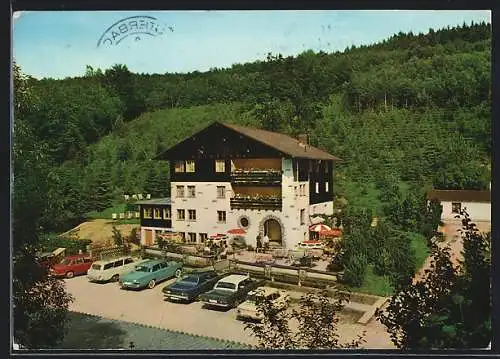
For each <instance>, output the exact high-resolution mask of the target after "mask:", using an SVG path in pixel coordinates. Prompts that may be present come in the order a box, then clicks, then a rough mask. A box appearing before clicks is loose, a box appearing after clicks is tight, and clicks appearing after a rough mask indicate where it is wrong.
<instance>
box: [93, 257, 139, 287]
mask: <svg viewBox="0 0 500 359" xmlns="http://www.w3.org/2000/svg"><path fill="white" fill-rule="evenodd" d="M145 261H147V259H138V258H133V257H130V256H124V257H119V258H113V259H105V260H100V261H96V262H94V263H92V266H91V267H90V269H89V270H88V272H87V279H88V280H89V281H91V282H109V281H113V282H116V281H118V280H119V279H120V276H122V275H125V274H127V273H129V272H131V271H132V270H134V268H135V267H136V266H137V265H139V264H141V263H143V262H145Z"/></svg>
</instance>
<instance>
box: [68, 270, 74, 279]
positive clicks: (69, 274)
mask: <svg viewBox="0 0 500 359" xmlns="http://www.w3.org/2000/svg"><path fill="white" fill-rule="evenodd" d="M74 276H75V273H73V272H71V271H70V272H68V273H66V278H73V277H74Z"/></svg>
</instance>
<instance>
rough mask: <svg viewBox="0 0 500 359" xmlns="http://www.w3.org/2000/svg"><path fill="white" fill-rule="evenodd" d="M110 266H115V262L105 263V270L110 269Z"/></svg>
mask: <svg viewBox="0 0 500 359" xmlns="http://www.w3.org/2000/svg"><path fill="white" fill-rule="evenodd" d="M109 268H113V263H106V264H105V265H104V268H103V270H106V269H109Z"/></svg>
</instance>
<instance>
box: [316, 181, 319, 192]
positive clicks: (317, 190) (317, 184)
mask: <svg viewBox="0 0 500 359" xmlns="http://www.w3.org/2000/svg"><path fill="white" fill-rule="evenodd" d="M316 193H319V182H316Z"/></svg>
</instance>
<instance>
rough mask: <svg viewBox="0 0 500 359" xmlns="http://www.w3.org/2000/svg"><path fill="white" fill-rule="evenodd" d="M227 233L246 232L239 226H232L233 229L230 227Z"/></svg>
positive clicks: (240, 233)
mask: <svg viewBox="0 0 500 359" xmlns="http://www.w3.org/2000/svg"><path fill="white" fill-rule="evenodd" d="M227 233H229V234H239V235H242V234H246V233H247V232H246V231H245V230H244V229H241V228H234V229H230V230H229V231H227Z"/></svg>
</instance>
